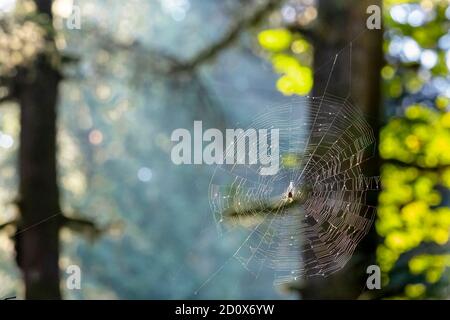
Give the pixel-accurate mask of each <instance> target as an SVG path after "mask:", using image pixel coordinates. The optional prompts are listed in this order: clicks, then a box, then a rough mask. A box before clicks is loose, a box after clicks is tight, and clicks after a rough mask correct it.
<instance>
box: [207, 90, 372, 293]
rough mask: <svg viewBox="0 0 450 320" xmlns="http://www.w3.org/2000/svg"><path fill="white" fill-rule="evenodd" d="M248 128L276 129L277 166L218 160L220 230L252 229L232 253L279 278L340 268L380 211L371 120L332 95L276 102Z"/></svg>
mask: <svg viewBox="0 0 450 320" xmlns="http://www.w3.org/2000/svg"><path fill="white" fill-rule="evenodd" d="M249 128H253V129H257V130H258V129H279V155H280V170H279V171H278V172H277V173H276V174H275V175H271V176H264V175H260V174H259V173H260V169H261V167H262V166H261V164H252V165H228V164H223V165H218V166H217V167H216V170H215V172H214V174H213V176H212V179H211V183H210V188H209V197H210V205H211V208H212V212H213V216H214V220H215V222H216V226H217V229H218V231H219V233H220V234H223V233H224V232H230V231H232V230H233V229H234V228H237V227H239V228H242V227H243V228H245V229H246V230H248V233H247V235H246V238H245V240H244V241H243V242H242V244H241V245H240V247H239V248H238V249H237V250H236V252H235V253H234V255H233V257H234V258H236V259H237V260H238V261H239V262H240V263H241V264H242V265H243V266H244V267H245V268H246V269H247V270H249V271H250V272H251V273H253V274H254V275H255V276H258V275H259V274H260V272H261V270H262V269H263V268H264V267H269V268H271V269H273V270H274V271H275V284H283V283H287V282H291V281H295V280H298V279H301V278H308V277H312V276H328V275H330V274H332V273H334V272H336V271H338V270H340V269H341V268H343V267H344V266H345V264H346V263H347V262H348V260H349V259H350V258H351V256H352V254H353V252H354V250H355V248H356V246H357V245H358V243H359V242H360V241H361V239H362V238H363V237H364V236H365V235H366V234H367V233H368V231H369V229H370V227H371V225H372V222H373V220H374V216H375V207H373V206H371V205H369V204H367V198H368V194H369V192H374V191H376V190H378V189H379V177H366V176H364V175H363V168H362V165H363V164H364V162H365V161H367V160H368V159H370V158H371V157H372V156H373V154H374V152H375V136H374V134H373V131H372V129H371V127H370V125H369V124H368V122H367V121H366V120H365V118H364V117H363V115H362V114H361V113H360V112H359V111H358V110H357V109H356V108H354V107H353V106H352V105H351V104H350V103H349V102H348V100H347V99H341V98H339V97H334V96H331V95H327V96H322V97H315V98H314V97H304V98H301V99H299V100H297V101H296V102H294V103H291V104H287V105H283V106H278V107H272V108H270V109H268V110H267V112H264V113H263V114H262V115H261V116H259V117H257V118H256V119H255V120H254V121H253V123H252V124H251V125H250V126H249ZM245 139H246V137H245V135H241V136H238V137H237V141H239V140H244V141H245V143H247V142H248V143H250V141H247V140H245ZM248 143H247V147H249V146H248ZM231 148H234V146H231ZM247 150H248V149H247ZM232 151H233V152H234V149H233V150H231V149H230V148H228V149H227V151H226V153H227V154H229V153H230V152H232ZM235 163H236V162H235Z"/></svg>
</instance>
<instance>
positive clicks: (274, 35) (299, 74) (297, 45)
mask: <svg viewBox="0 0 450 320" xmlns="http://www.w3.org/2000/svg"><path fill="white" fill-rule="evenodd" d="M258 42H259V44H260V45H261V47H262V48H264V49H265V50H266V51H267V54H268V58H269V60H270V61H271V62H272V65H273V68H274V71H275V72H277V73H278V74H280V75H281V76H280V78H279V79H278V81H277V84H276V86H277V89H278V90H279V91H280V92H281V93H283V94H284V95H289V96H290V95H293V94H297V95H306V94H308V93H309V92H310V91H311V89H312V86H313V73H312V71H311V68H310V67H309V66H306V65H304V64H302V63H301V62H300V61H301V60H308V58H307V56H308V55H310V52H311V47H310V45H309V43H308V42H307V41H306V40H304V39H302V38H301V37H300V36H299V35H296V34H292V33H291V32H290V31H289V30H287V29H269V30H264V31H262V32H260V33H259V34H258ZM305 56H306V57H305ZM302 58H305V59H302Z"/></svg>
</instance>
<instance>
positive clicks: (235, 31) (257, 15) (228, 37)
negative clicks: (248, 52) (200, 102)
mask: <svg viewBox="0 0 450 320" xmlns="http://www.w3.org/2000/svg"><path fill="white" fill-rule="evenodd" d="M282 2H283V1H282V0H268V1H267V2H266V3H265V4H264V5H262V6H260V7H259V8H258V9H257V10H256V11H255V12H254V13H253V14H251V15H250V16H249V17H246V18H245V19H242V20H241V21H239V22H237V23H236V24H235V25H234V26H232V27H231V29H230V30H228V32H226V33H225V34H224V35H223V36H222V37H221V38H220V39H219V40H218V41H216V42H214V43H212V44H211V45H210V46H208V47H207V48H205V49H203V50H201V51H200V52H199V53H198V54H197V55H195V56H194V57H193V58H192V59H191V60H190V61H187V62H181V63H179V64H178V65H176V66H175V67H174V69H173V70H172V71H174V72H179V71H189V70H192V69H194V68H195V67H197V66H198V65H200V64H202V63H204V62H206V61H208V60H210V59H212V58H214V57H215V56H217V55H218V54H219V53H220V52H222V50H223V49H225V48H227V47H229V46H230V45H231V44H233V43H234V42H235V41H236V40H237V39H238V37H239V35H240V32H241V31H242V30H243V29H246V28H249V27H252V26H255V25H257V24H258V23H260V22H261V21H262V20H263V19H264V18H265V17H266V16H267V15H268V14H269V13H271V12H272V11H273V10H274V9H276V8H277V7H278V6H279V5H280V4H281V3H282Z"/></svg>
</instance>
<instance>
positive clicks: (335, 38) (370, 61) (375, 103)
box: [301, 0, 383, 299]
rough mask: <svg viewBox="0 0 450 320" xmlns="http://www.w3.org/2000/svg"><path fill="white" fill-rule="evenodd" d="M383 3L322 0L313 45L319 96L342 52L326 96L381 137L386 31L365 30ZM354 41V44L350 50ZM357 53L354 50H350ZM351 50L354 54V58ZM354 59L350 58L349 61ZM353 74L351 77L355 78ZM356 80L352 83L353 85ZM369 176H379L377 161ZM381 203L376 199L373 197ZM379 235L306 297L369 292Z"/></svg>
mask: <svg viewBox="0 0 450 320" xmlns="http://www.w3.org/2000/svg"><path fill="white" fill-rule="evenodd" d="M373 4H375V5H379V6H380V7H381V1H380V0H350V1H349V0H345V1H325V0H321V1H319V8H318V13H319V16H318V28H319V30H317V32H316V33H317V34H318V35H319V37H317V39H313V42H314V43H313V46H314V52H315V53H314V72H315V74H314V76H315V79H314V92H313V95H314V96H322V95H323V94H324V90H325V87H326V86H327V83H328V78H329V75H330V72H331V69H332V65H333V61H334V57H335V56H336V54H338V53H339V55H338V58H337V61H336V64H335V67H334V70H333V73H332V75H331V78H330V82H329V84H328V88H327V93H329V94H333V95H336V96H339V97H342V98H343V99H345V98H346V97H347V96H350V101H351V103H352V104H353V105H354V106H355V107H356V108H358V109H360V110H361V111H362V112H363V114H364V115H365V116H366V120H368V122H369V123H370V124H371V126H372V128H373V129H374V131H375V132H374V133H375V136H376V137H377V136H378V131H379V130H378V128H379V124H378V121H377V119H378V117H379V110H381V108H380V105H381V90H380V76H379V74H380V69H381V66H382V63H383V55H382V31H381V30H368V29H366V19H367V18H368V17H369V15H368V14H367V13H366V10H367V7H368V6H370V5H373ZM350 43H352V45H351V46H350ZM350 49H352V50H350ZM350 52H351V56H350ZM350 58H351V60H350ZM350 76H351V77H350ZM350 79H351V81H350ZM373 163H374V165H371V167H370V168H368V170H366V171H365V174H366V175H368V176H376V175H378V174H379V173H378V167H379V166H378V165H377V163H378V157H377V156H375V159H373ZM368 201H369V202H370V203H371V204H375V203H376V197H373V199H368ZM376 242H377V236H376V233H375V230H374V228H373V227H372V230H371V232H370V233H369V234H368V235H367V236H366V237H365V239H364V240H363V241H362V242H361V243H360V244H359V245H358V247H357V248H356V250H355V253H354V255H353V257H352V259H351V260H350V261H349V262H348V263H347V265H346V266H345V267H344V268H343V269H342V270H340V271H338V272H337V273H335V274H333V275H331V276H330V277H328V278H322V277H316V278H312V279H310V280H307V281H306V283H305V285H304V286H303V288H302V289H301V295H302V298H303V299H355V298H358V297H359V296H360V295H361V293H362V291H363V290H364V288H365V284H366V279H367V276H368V275H367V274H366V268H367V266H368V265H370V264H374V263H375V250H376Z"/></svg>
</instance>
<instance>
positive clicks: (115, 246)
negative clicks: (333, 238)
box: [0, 0, 450, 299]
mask: <svg viewBox="0 0 450 320" xmlns="http://www.w3.org/2000/svg"><path fill="white" fill-rule="evenodd" d="M371 5H376V6H378V7H380V8H382V11H381V15H382V30H377V29H374V30H369V29H368V28H367V25H366V22H367V19H368V18H369V17H371V15H373V14H376V10H375V11H373V10H371V11H370V12H368V10H367V8H368V7H370V6H371ZM372 9H373V7H372ZM77 12H78V13H79V14H80V15H79V18H80V19H79V21H77V20H76V19H74V15H75V17H76V14H77ZM78 22H79V23H80V25H79V27H80V28H78V26H77V23H78ZM372 22H373V21H372ZM449 26H450V2H449V1H448V0H420V1H419V0H417V1H403V0H384V1H380V0H373V1H369V0H335V1H325V0H284V1H282V0H253V1H244V0H209V1H204V0H147V1H145V0H130V1H126V2H123V1H115V0H92V1H91V0H90V1H87V0H53V1H52V0H0V162H1V165H0V178H1V179H0V185H1V187H0V298H1V297H7V296H17V297H18V298H61V297H62V298H65V299H156V298H159V299H175V298H181V299H183V298H184V299H201V298H203V299H222V298H226V299H231V298H233V299H240V298H241V299H242V298H255V299H262V298H273V299H297V298H304V299H314V298H352V299H356V298H362V299H377V298H407V299H420V298H439V299H443V298H450V292H449V285H450V284H449V282H448V281H449V277H450V274H449V268H448V267H449V266H450V251H449V249H450V248H449V230H450V208H449V207H448V205H449V204H450V203H449V201H450V198H449V193H448V188H450V112H449V106H450V78H449V69H450V32H449ZM335 58H336V59H337V60H336V61H337V63H336V66H335V68H334V70H333V73H332V78H331V81H330V83H329V88H328V91H329V92H330V93H332V94H334V95H337V96H340V97H343V98H345V97H346V96H347V95H350V97H351V100H352V102H353V103H354V104H355V105H356V106H357V107H358V108H360V109H361V111H362V112H363V113H364V115H365V116H366V117H367V119H368V121H369V122H370V123H371V125H372V126H373V128H374V130H375V132H376V134H377V135H379V138H380V141H379V156H377V157H375V159H374V161H373V164H371V165H370V166H369V167H368V168H367V170H368V175H369V174H370V175H377V174H380V175H381V179H382V185H383V189H382V191H381V193H380V195H379V197H378V215H377V219H376V221H375V224H374V227H373V230H372V232H371V233H370V234H369V235H368V236H367V237H366V239H365V240H364V241H363V243H361V245H360V246H359V247H358V248H357V252H356V253H355V255H354V257H353V258H352V259H351V261H350V262H349V263H348V265H347V266H346V267H345V268H344V269H343V270H341V271H340V272H338V273H336V274H334V275H333V276H331V277H330V278H326V279H322V278H320V279H316V278H314V279H312V280H308V281H303V282H301V283H297V284H292V285H291V286H286V287H283V288H277V287H273V285H272V281H273V274H271V273H270V272H265V273H263V274H262V275H261V276H260V277H259V278H258V279H254V278H253V277H252V276H251V275H250V274H249V273H248V272H247V271H246V270H245V269H244V268H242V267H241V265H240V264H239V263H230V264H227V266H226V268H224V269H223V270H222V271H221V272H220V274H219V275H218V276H217V277H215V278H214V279H213V281H211V283H209V284H208V285H207V286H205V287H204V288H203V289H202V290H201V291H199V293H198V295H194V292H195V291H196V289H197V288H198V287H199V285H200V284H201V283H202V282H203V281H204V280H205V279H206V278H207V277H208V276H209V275H211V274H212V273H214V272H215V271H216V270H217V267H218V266H220V265H222V264H223V263H224V261H226V260H227V259H228V258H229V257H230V256H231V255H232V254H233V252H234V251H235V248H236V247H238V246H239V243H240V242H241V240H242V239H241V237H240V235H236V236H235V237H229V238H226V239H221V240H218V239H217V234H216V229H215V228H214V226H213V221H212V217H211V214H210V208H209V204H208V197H207V190H208V184H209V179H210V177H211V174H212V170H213V169H214V168H211V167H208V166H180V167H177V166H175V165H173V164H172V162H171V161H170V150H171V147H172V143H171V141H170V134H171V132H172V131H173V130H174V129H175V128H190V127H191V126H192V122H193V121H194V120H198V119H201V120H203V122H204V125H205V127H206V126H207V127H210V128H211V127H214V128H225V127H230V126H231V127H234V126H235V125H236V123H244V124H245V123H249V120H251V118H252V116H253V115H254V114H258V112H259V111H261V109H262V107H266V106H269V105H273V104H280V103H281V102H283V101H286V100H289V99H291V98H292V97H295V96H305V95H315V96H319V95H322V94H323V92H324V88H325V87H326V84H327V80H328V77H329V76H330V71H331V68H332V65H333V61H334V59H335ZM375 200H376V199H375ZM375 263H376V264H378V265H379V266H380V267H381V270H382V276H383V278H382V279H383V284H382V287H383V288H382V290H379V291H378V290H377V291H369V290H367V289H365V281H366V278H367V274H366V270H365V269H366V267H367V266H368V265H370V264H375ZM72 264H76V265H78V266H80V268H81V270H82V288H81V290H68V289H67V287H66V285H65V280H66V278H67V276H68V275H67V273H66V272H65V270H66V268H67V267H68V266H69V265H72Z"/></svg>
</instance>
